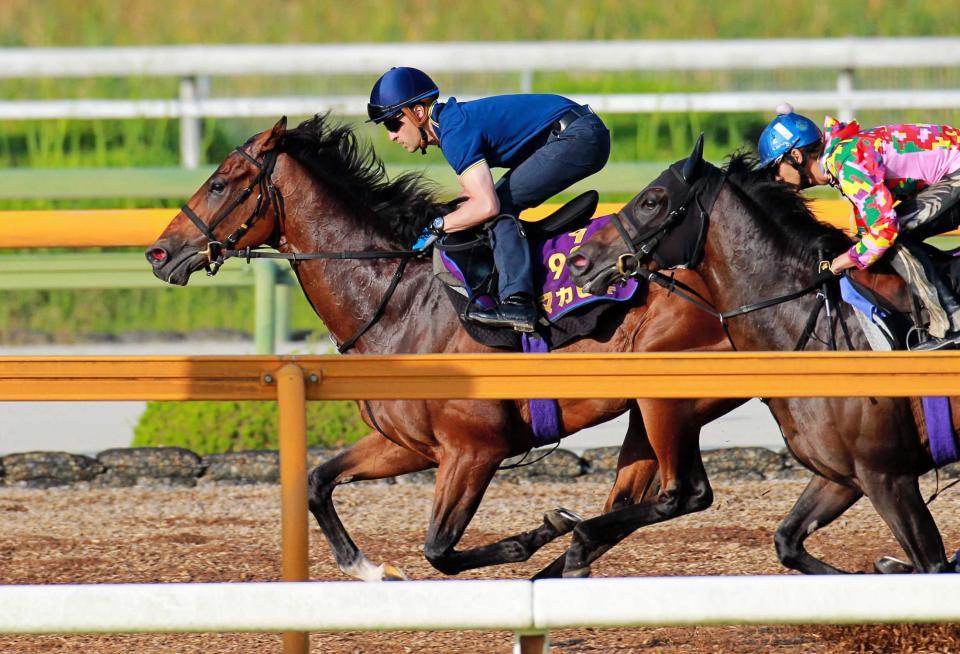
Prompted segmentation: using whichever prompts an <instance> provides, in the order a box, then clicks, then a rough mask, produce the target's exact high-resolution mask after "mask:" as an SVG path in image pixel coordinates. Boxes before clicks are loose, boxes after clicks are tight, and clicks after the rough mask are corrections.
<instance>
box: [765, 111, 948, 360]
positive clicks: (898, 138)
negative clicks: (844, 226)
mask: <svg viewBox="0 0 960 654" xmlns="http://www.w3.org/2000/svg"><path fill="white" fill-rule="evenodd" d="M778 114H779V115H778V116H777V117H776V118H774V119H773V120H772V121H771V122H770V124H769V125H767V127H766V128H765V129H764V130H763V132H762V133H761V135H760V141H759V144H758V150H759V152H760V166H761V167H769V168H770V169H771V172H772V174H773V176H774V178H775V179H777V180H779V181H782V182H785V183H788V184H791V185H793V186H797V187H799V188H807V187H810V186H820V185H825V184H829V185H831V186H833V187H835V188H837V189H838V190H839V191H840V192H841V193H842V194H843V195H844V196H845V197H846V198H847V199H848V200H850V202H851V203H852V204H853V209H854V219H855V221H856V226H857V233H858V236H859V240H858V241H857V242H856V243H855V244H854V245H853V246H852V247H851V248H850V249H849V250H848V251H846V252H844V253H843V254H841V255H839V256H837V257H836V258H834V259H833V261H831V262H830V270H831V271H833V272H834V273H835V274H840V273H841V272H842V271H843V270H846V269H848V268H853V267H857V268H860V269H864V268H867V267H868V266H870V265H871V264H873V263H874V262H875V261H876V260H877V259H879V258H880V257H881V256H883V255H884V253H885V252H886V251H887V250H888V249H890V247H891V246H893V244H894V242H895V241H896V240H897V237H898V236H899V234H900V233H901V232H902V233H905V234H906V233H909V232H914V236H915V238H918V239H920V240H922V239H924V238H927V237H929V236H933V235H935V234H939V233H942V232H945V231H948V230H950V229H953V228H955V227H956V226H957V225H958V223H960V212H958V211H957V209H958V208H960V207H958V206H957V201H958V200H960V129H957V128H954V127H950V126H949V125H923V124H901V125H881V126H879V127H874V128H871V129H866V130H864V129H861V128H860V125H859V124H858V123H857V122H856V121H851V122H849V123H843V122H840V121H838V120H837V119H835V118H832V117H830V116H827V117H826V119H825V121H824V128H823V132H821V131H820V130H819V129H818V128H817V126H816V125H815V124H814V123H813V121H811V120H810V119H809V118H806V117H805V116H801V115H800V114H796V113H793V108H792V107H791V106H790V105H786V104H785V105H781V106H780V107H778ZM824 134H825V135H826V139H824V136H823V135H824ZM897 201H899V204H896V205H895V203H896V202H897ZM891 264H892V265H893V267H894V269H896V270H897V272H898V273H900V275H901V276H903V277H904V279H906V280H907V281H908V283H910V285H911V287H912V288H913V289H914V291H915V292H916V293H917V295H918V296H919V297H920V299H921V300H922V301H923V303H924V305H925V306H926V307H927V309H928V312H929V313H930V314H931V325H930V332H931V334H932V335H933V336H935V337H939V338H934V339H931V340H930V341H927V343H925V344H923V345H921V346H920V347H918V348H915V349H935V348H938V347H942V346H944V345H947V344H950V343H955V342H960V331H958V329H960V304H958V302H957V299H956V297H955V296H954V293H953V292H952V290H951V289H950V288H949V287H948V286H947V285H946V284H945V283H944V282H943V280H941V279H940V278H939V275H937V274H936V273H935V272H933V271H932V269H930V267H929V265H927V266H925V265H924V263H923V262H920V261H918V260H917V258H916V257H915V256H913V255H912V254H911V253H910V252H909V251H906V250H904V249H902V248H898V249H897V251H896V255H895V256H894V257H893V258H892V259H891ZM931 284H932V286H931ZM938 312H939V313H938ZM938 316H939V318H938ZM935 321H938V322H936V323H935ZM946 332H948V333H946Z"/></svg>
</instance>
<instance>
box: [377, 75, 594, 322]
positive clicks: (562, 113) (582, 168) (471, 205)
mask: <svg viewBox="0 0 960 654" xmlns="http://www.w3.org/2000/svg"><path fill="white" fill-rule="evenodd" d="M439 94H440V91H439V89H438V88H437V85H436V84H435V83H434V82H433V80H432V79H430V77H429V76H427V75H426V73H424V72H423V71H420V70H417V69H416V68H405V67H401V68H391V69H390V70H389V71H387V72H386V73H384V75H383V76H382V77H381V78H380V79H379V80H377V83H376V84H375V85H374V87H373V90H372V91H371V93H370V104H368V105H367V113H368V114H369V116H370V121H372V122H374V123H378V124H383V125H384V126H385V127H386V128H387V131H388V132H389V133H390V140H391V141H394V142H396V143H399V144H400V145H401V146H403V148H404V149H405V150H407V151H408V152H411V153H412V152H416V151H417V150H420V151H421V152H423V153H424V154H425V153H426V149H427V147H429V146H432V145H433V146H438V147H439V148H440V150H441V151H442V152H443V155H444V157H445V158H446V159H447V161H448V162H449V164H450V165H451V166H452V167H453V169H454V171H456V173H457V176H458V179H459V182H460V186H461V195H462V196H463V197H465V198H466V200H465V201H464V202H462V203H461V204H460V205H459V206H458V207H457V209H456V210H454V211H453V212H451V213H449V214H447V215H446V216H442V217H437V218H436V219H435V220H434V221H433V223H432V224H431V227H430V229H431V231H432V232H433V233H434V234H437V235H439V234H443V233H451V232H457V231H462V230H465V229H470V228H473V227H477V226H478V225H482V224H486V225H487V227H488V229H489V233H490V236H491V244H492V246H493V256H494V262H495V264H496V267H497V270H498V273H499V289H498V290H499V303H498V304H497V306H495V307H493V308H490V309H483V308H481V307H474V308H472V309H471V310H470V311H469V312H468V313H467V316H466V317H467V319H468V320H471V321H473V322H477V323H480V324H484V325H487V326H492V327H511V328H513V329H516V330H518V331H524V332H532V331H533V330H534V328H535V325H536V321H537V309H536V305H535V304H534V289H533V273H532V258H531V254H530V249H529V246H528V244H527V241H526V238H525V235H524V232H523V229H522V227H521V225H520V223H519V221H518V220H517V217H518V216H519V215H520V212H521V211H522V210H524V209H528V208H530V207H535V206H537V205H539V204H541V203H542V202H544V201H545V200H547V199H549V198H550V197H552V196H553V195H556V194H557V193H560V192H561V191H563V190H565V189H566V188H568V187H569V186H570V185H572V184H574V183H575V182H578V181H580V180H581V179H583V178H585V177H587V176H589V175H592V174H593V173H595V172H597V171H599V170H600V169H601V168H602V167H603V165H604V164H605V163H606V162H607V158H608V157H609V155H610V133H609V132H608V131H607V129H606V127H605V126H604V124H603V122H602V121H601V120H600V118H599V117H598V116H597V115H596V114H595V113H594V112H593V110H592V109H590V107H587V106H580V105H578V104H577V103H575V102H573V101H572V100H569V99H567V98H564V97H561V96H559V95H547V94H522V95H501V96H494V97H490V98H482V99H479V100H471V101H469V102H458V101H457V100H456V98H449V99H448V100H447V101H446V102H438V101H437V100H438V97H439ZM491 168H507V169H508V170H507V172H506V173H505V174H504V175H503V176H502V177H501V178H500V179H499V180H498V181H497V182H496V183H494V181H493V176H492V174H491V172H490V169H491ZM422 244H423V243H422V240H421V241H418V244H417V245H415V246H414V247H418V246H422Z"/></svg>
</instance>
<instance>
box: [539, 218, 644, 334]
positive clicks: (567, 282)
mask: <svg viewBox="0 0 960 654" xmlns="http://www.w3.org/2000/svg"><path fill="white" fill-rule="evenodd" d="M609 222H610V216H609V215H608V216H600V217H599V218H594V219H593V220H591V221H590V223H589V224H588V225H587V226H586V227H584V228H582V229H578V230H575V231H573V232H568V233H564V234H558V235H556V236H554V237H553V238H550V239H547V240H546V241H544V242H543V243H540V244H539V253H540V257H539V265H537V262H538V259H537V257H534V284H535V287H537V288H539V289H540V304H541V306H542V307H543V312H544V314H545V315H546V317H547V320H549V321H550V322H554V321H556V320H557V319H559V318H562V317H563V316H565V315H567V314H568V313H570V312H571V311H574V310H576V309H579V308H580V307H583V306H584V305H587V304H590V303H592V302H626V301H628V300H631V299H633V295H634V293H636V292H637V287H638V286H639V285H640V283H639V282H638V281H637V280H636V279H630V280H627V282H626V283H624V284H618V285H614V286H610V287H609V288H607V292H606V293H604V294H603V295H591V294H590V293H586V292H584V291H583V290H581V289H580V288H578V287H577V286H576V285H575V284H574V283H573V280H572V279H570V271H569V270H568V269H567V258H568V257H569V256H570V255H571V254H572V253H574V252H576V251H577V249H578V248H579V247H580V245H581V244H582V243H584V242H585V241H586V240H587V239H588V238H590V237H591V236H592V235H593V234H594V232H596V231H598V230H600V229H602V228H603V227H604V226H606V225H607V223H609Z"/></svg>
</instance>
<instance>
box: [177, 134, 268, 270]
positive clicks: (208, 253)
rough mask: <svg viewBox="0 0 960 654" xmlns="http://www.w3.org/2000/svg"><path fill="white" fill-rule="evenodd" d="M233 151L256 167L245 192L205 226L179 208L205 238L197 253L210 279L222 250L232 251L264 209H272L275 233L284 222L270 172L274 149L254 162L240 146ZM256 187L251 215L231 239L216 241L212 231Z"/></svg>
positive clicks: (190, 210)
mask: <svg viewBox="0 0 960 654" xmlns="http://www.w3.org/2000/svg"><path fill="white" fill-rule="evenodd" d="M234 149H235V150H236V152H238V153H240V155H241V156H242V157H243V158H244V159H246V160H247V161H249V162H250V163H252V164H253V165H254V166H256V167H257V170H258V171H259V172H258V173H257V175H256V177H254V178H253V181H251V182H250V185H249V186H247V187H246V188H245V189H243V190H242V191H240V193H239V194H238V195H237V196H236V197H235V198H234V199H233V202H231V203H230V204H229V205H227V206H226V207H225V208H224V209H223V210H222V211H221V212H220V213H219V214H217V216H216V218H214V219H213V220H212V221H210V222H209V223H205V222H204V221H203V219H202V218H201V217H200V216H198V215H197V214H196V213H195V212H194V211H193V209H191V208H190V207H188V206H187V205H183V206H182V207H180V211H182V212H183V213H184V215H186V216H187V218H189V219H190V221H191V222H192V223H193V224H194V225H196V227H197V229H199V230H200V233H201V234H203V235H204V236H206V237H207V247H206V249H205V250H202V251H201V252H200V254H202V255H204V256H205V257H206V258H207V264H206V266H205V268H206V270H207V275H208V276H211V277H212V276H213V275H216V274H217V271H218V270H220V267H221V266H222V265H223V262H224V258H225V257H224V251H225V250H233V248H234V247H235V246H236V245H237V243H238V242H239V241H240V239H241V238H243V235H244V234H246V233H247V232H248V231H250V228H251V227H253V225H254V223H255V222H257V220H259V219H260V217H261V216H262V215H263V213H264V209H265V208H266V207H267V206H268V203H269V206H272V207H273V209H274V213H275V215H276V217H277V231H279V228H280V223H282V222H283V216H284V204H283V194H282V193H280V190H279V189H278V188H277V187H276V186H274V185H273V179H272V175H273V169H274V167H275V166H276V165H277V155H278V154H279V153H278V152H277V150H270V151H269V152H267V153H266V154H264V155H263V161H262V162H261V161H257V160H256V159H254V158H253V157H251V156H250V155H249V154H247V153H246V152H244V151H243V149H241V148H240V147H237V148H234ZM257 187H259V193H258V194H257V204H256V206H255V207H254V208H253V211H252V212H250V215H249V216H247V219H246V220H244V221H243V222H242V223H241V224H240V226H239V227H237V228H236V229H235V230H234V231H233V233H232V234H230V236H228V237H227V238H226V239H224V240H223V241H220V240H218V239H217V237H216V236H215V235H214V233H213V231H214V230H215V229H216V228H217V225H219V224H220V223H221V222H223V221H224V220H225V219H226V218H227V217H229V216H230V214H232V213H233V212H234V211H235V210H236V208H237V207H239V206H240V205H242V204H243V203H244V202H246V201H247V199H248V198H249V197H250V195H251V194H253V190H254V189H255V188H257ZM264 198H266V199H267V202H266V203H265V202H264Z"/></svg>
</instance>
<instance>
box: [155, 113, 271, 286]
mask: <svg viewBox="0 0 960 654" xmlns="http://www.w3.org/2000/svg"><path fill="white" fill-rule="evenodd" d="M286 128H287V119H286V117H284V118H281V119H280V120H279V121H277V124H276V125H274V126H273V128H272V129H269V130H267V131H265V132H262V133H260V134H258V135H256V136H255V137H253V138H251V139H250V140H249V141H247V143H246V144H244V145H243V146H242V147H239V148H237V149H236V150H234V152H232V153H231V154H230V155H229V156H228V157H227V158H226V159H224V160H223V162H222V163H221V164H220V165H219V166H218V167H217V170H216V171H214V173H213V175H211V176H210V177H209V179H207V181H206V182H205V183H204V184H203V186H201V187H200V189H199V190H198V191H197V192H196V193H194V194H193V197H191V198H190V200H189V201H188V202H187V203H186V204H185V205H184V206H183V207H182V208H181V210H180V213H178V214H177V215H176V217H174V219H173V221H172V222H171V223H170V224H169V225H167V228H166V229H165V230H163V233H162V234H161V235H160V238H159V239H157V241H156V242H155V243H154V244H153V245H151V246H150V247H149V248H148V249H147V251H146V257H147V261H149V262H150V265H151V266H153V274H154V275H156V276H157V277H159V278H160V279H162V280H163V281H165V282H169V283H171V284H177V285H180V286H186V284H187V281H188V280H189V279H190V275H191V274H193V273H195V272H196V271H198V270H200V269H202V268H207V269H208V270H211V271H212V272H216V269H217V267H218V266H219V264H220V263H222V258H221V257H220V254H219V253H220V251H222V250H225V249H226V250H229V249H234V248H236V249H242V248H245V247H256V246H258V245H263V244H265V243H268V244H272V245H276V243H275V241H276V239H277V238H278V236H279V229H280V222H281V220H282V217H281V216H280V215H279V214H280V213H282V206H283V204H282V203H283V200H282V196H280V193H279V191H278V190H277V189H276V187H275V186H274V185H273V180H272V177H271V176H272V174H273V167H274V165H275V163H276V160H277V156H278V154H279V151H278V149H277V148H278V146H279V143H280V138H281V137H282V136H283V134H284V132H285V131H286Z"/></svg>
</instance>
